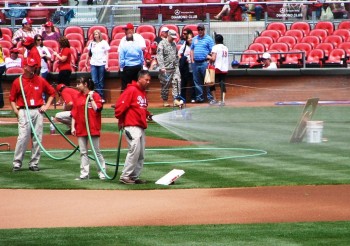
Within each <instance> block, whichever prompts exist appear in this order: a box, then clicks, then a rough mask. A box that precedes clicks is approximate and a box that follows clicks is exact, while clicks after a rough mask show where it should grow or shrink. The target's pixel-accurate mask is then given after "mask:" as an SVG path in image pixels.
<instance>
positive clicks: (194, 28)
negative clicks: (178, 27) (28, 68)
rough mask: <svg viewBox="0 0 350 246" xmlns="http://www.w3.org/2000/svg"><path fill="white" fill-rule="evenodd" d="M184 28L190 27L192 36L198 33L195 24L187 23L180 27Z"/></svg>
mask: <svg viewBox="0 0 350 246" xmlns="http://www.w3.org/2000/svg"><path fill="white" fill-rule="evenodd" d="M184 29H191V30H192V32H193V36H197V35H198V30H197V25H195V24H187V25H185V26H184V27H183V28H182V30H184Z"/></svg>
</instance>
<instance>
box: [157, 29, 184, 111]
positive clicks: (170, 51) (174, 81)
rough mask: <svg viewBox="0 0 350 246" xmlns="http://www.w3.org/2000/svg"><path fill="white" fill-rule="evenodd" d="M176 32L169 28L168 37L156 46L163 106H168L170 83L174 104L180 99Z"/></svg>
mask: <svg viewBox="0 0 350 246" xmlns="http://www.w3.org/2000/svg"><path fill="white" fill-rule="evenodd" d="M176 37H177V36H176V32H175V31H174V30H169V35H168V38H166V39H163V40H162V41H160V43H159V45H158V48H157V60H158V64H159V75H158V78H159V80H160V83H161V85H162V89H161V93H160V95H161V98H162V99H163V106H164V107H169V106H170V104H169V103H168V94H169V87H170V85H172V95H173V98H174V106H181V105H182V104H183V101H182V100H179V95H180V91H181V74H180V70H179V60H178V55H177V49H176V43H175V38H176Z"/></svg>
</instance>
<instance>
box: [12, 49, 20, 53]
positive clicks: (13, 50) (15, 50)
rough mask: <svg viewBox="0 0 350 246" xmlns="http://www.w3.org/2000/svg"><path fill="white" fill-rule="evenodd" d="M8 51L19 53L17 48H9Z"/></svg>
mask: <svg viewBox="0 0 350 246" xmlns="http://www.w3.org/2000/svg"><path fill="white" fill-rule="evenodd" d="M10 53H19V50H18V49H17V48H12V49H10Z"/></svg>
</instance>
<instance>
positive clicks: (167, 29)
mask: <svg viewBox="0 0 350 246" xmlns="http://www.w3.org/2000/svg"><path fill="white" fill-rule="evenodd" d="M160 32H169V28H167V27H166V26H165V27H162V29H161V30H160Z"/></svg>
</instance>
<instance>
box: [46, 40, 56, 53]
mask: <svg viewBox="0 0 350 246" xmlns="http://www.w3.org/2000/svg"><path fill="white" fill-rule="evenodd" d="M43 44H44V45H45V46H46V47H48V48H51V49H52V50H53V51H56V52H58V51H59V50H60V45H59V43H58V42H57V41H56V40H44V41H43Z"/></svg>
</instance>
